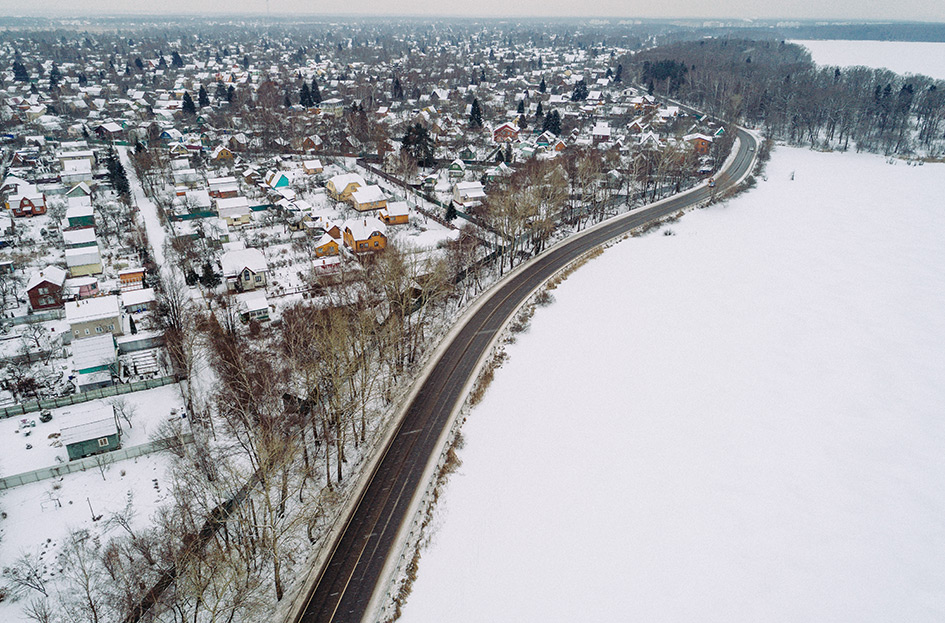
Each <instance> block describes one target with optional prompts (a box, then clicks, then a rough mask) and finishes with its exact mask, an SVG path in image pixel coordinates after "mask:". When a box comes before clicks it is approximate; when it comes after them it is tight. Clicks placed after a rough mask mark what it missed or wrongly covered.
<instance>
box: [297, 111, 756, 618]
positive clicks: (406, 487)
mask: <svg viewBox="0 0 945 623" xmlns="http://www.w3.org/2000/svg"><path fill="white" fill-rule="evenodd" d="M738 137H739V139H740V141H739V144H740V148H739V152H738V153H737V154H735V156H734V157H733V158H731V159H730V164H729V167H728V169H727V170H726V171H724V172H722V173H720V174H719V176H718V177H717V178H716V179H717V181H718V183H717V186H716V188H715V189H709V188H707V187H705V186H700V187H698V188H696V189H693V190H691V191H688V192H686V193H682V194H680V195H677V196H675V197H673V198H672V199H670V200H667V201H666V202H664V203H661V204H659V205H655V206H653V207H652V208H647V209H643V210H639V211H637V212H636V213H634V214H628V215H625V216H624V217H618V218H615V219H613V220H612V221H610V222H607V223H606V224H604V225H602V226H599V227H598V228H597V229H594V230H592V231H589V232H588V233H587V234H586V235H584V236H581V237H577V238H575V239H573V240H570V241H567V242H564V243H561V244H559V245H557V246H555V247H553V248H551V249H549V250H547V251H546V252H545V253H544V254H543V255H541V256H539V257H538V258H535V259H533V260H531V264H530V265H529V266H527V267H526V268H525V269H524V270H522V271H521V272H519V273H518V274H517V275H515V276H514V277H513V278H511V279H510V280H509V281H508V282H507V283H505V284H504V285H503V286H502V287H501V288H499V289H497V290H496V291H495V292H494V293H493V294H492V295H491V296H490V298H489V299H488V300H487V301H486V302H485V303H484V304H483V305H482V307H481V308H480V309H479V310H478V311H477V312H476V313H475V314H474V315H473V316H472V317H471V318H470V319H469V320H468V322H467V323H466V325H465V326H463V327H462V329H461V330H460V331H459V332H458V333H456V334H455V336H454V338H453V340H452V342H451V343H450V344H449V345H448V346H447V347H446V349H445V350H444V351H443V353H442V355H441V357H440V359H439V361H438V362H437V363H436V365H435V366H434V367H433V369H432V371H431V373H430V376H429V377H428V378H427V379H426V381H425V382H424V383H423V385H422V387H421V388H420V390H419V392H418V393H417V395H416V397H415V399H414V400H413V402H412V403H411V404H410V405H409V406H408V407H407V410H406V413H405V415H404V417H403V419H402V420H401V423H400V426H399V429H398V430H397V432H396V433H395V434H394V436H393V437H392V440H391V443H390V445H389V446H388V447H387V449H386V452H385V454H384V456H383V458H382V459H381V461H380V462H379V463H378V465H377V469H376V471H375V473H374V475H373V477H372V478H371V479H370V481H369V482H368V483H367V486H366V487H365V489H364V490H363V492H362V495H361V498H360V500H359V502H358V504H357V506H356V507H355V510H354V512H353V514H352V515H351V516H350V517H349V518H348V520H347V524H346V526H345V528H344V530H343V531H342V532H341V534H340V535H339V536H338V538H337V539H336V540H335V542H334V543H333V544H332V545H331V546H332V548H333V549H332V552H331V555H330V557H329V558H328V560H327V561H326V564H325V565H324V566H323V568H322V569H321V572H320V574H319V576H318V577H317V580H316V582H315V583H314V585H313V586H311V587H310V588H309V592H308V596H307V604H306V607H305V610H304V612H303V613H302V614H301V616H300V617H299V618H298V619H297V621H299V622H301V623H329V622H338V623H341V622H345V623H357V622H360V621H362V619H363V618H364V617H365V616H367V615H368V614H369V613H368V612H367V611H366V610H367V608H368V604H369V602H370V601H371V597H372V594H373V592H374V591H375V589H376V588H378V589H382V588H384V587H378V586H377V584H378V582H379V581H382V580H385V579H386V578H382V577H381V575H382V572H383V569H384V566H385V562H386V561H387V558H388V556H390V555H391V554H392V552H394V551H396V552H399V547H400V544H398V543H397V542H396V541H397V534H398V531H399V530H400V527H401V525H403V523H404V522H405V521H409V520H410V519H411V518H410V517H408V516H407V514H408V509H409V507H410V505H411V500H412V498H413V496H414V494H415V493H416V492H417V490H418V489H420V488H421V487H425V486H426V482H423V481H422V480H423V473H424V469H425V468H426V466H427V463H428V462H429V461H430V460H431V457H432V455H433V453H434V452H436V451H437V450H438V449H437V442H438V440H439V438H440V435H441V434H442V432H443V430H444V427H445V426H447V425H448V423H449V420H450V416H451V414H452V412H453V410H454V408H455V407H456V406H457V403H458V402H459V401H460V400H461V399H463V396H462V393H463V388H464V386H465V385H466V382H467V380H468V379H469V377H470V375H471V374H472V372H473V370H474V369H475V367H476V364H477V362H478V361H479V358H480V356H481V355H482V354H483V353H484V352H485V351H486V349H488V348H489V345H490V343H491V341H492V338H493V337H494V336H495V334H496V332H497V331H499V330H501V329H502V327H503V326H504V325H505V322H506V320H507V319H508V318H509V316H510V315H511V314H512V313H513V312H514V311H515V309H516V308H517V307H518V305H519V304H520V303H521V302H522V301H523V300H524V299H525V297H527V296H528V295H529V294H530V293H531V292H532V290H533V289H535V288H536V287H537V286H538V285H540V284H541V283H542V282H544V281H545V279H547V278H548V277H550V276H551V275H553V274H554V273H555V272H557V271H558V270H559V269H561V268H563V267H564V266H566V265H567V264H568V263H570V262H571V261H572V260H574V259H576V258H577V257H579V256H580V255H582V254H583V253H585V252H586V251H588V250H590V249H592V248H594V247H596V246H598V245H600V244H603V243H605V242H607V241H609V240H611V239H613V238H617V237H619V236H621V235H623V234H625V233H627V232H628V231H630V230H631V229H634V228H635V227H639V226H640V225H644V224H646V223H648V222H650V221H654V220H657V219H659V218H662V217H663V216H666V215H668V214H672V213H674V212H677V211H679V210H681V209H683V208H687V207H690V206H693V205H696V204H698V203H701V202H703V201H705V200H707V199H708V198H709V196H710V193H711V192H713V190H714V191H716V192H719V191H724V190H726V189H727V188H728V187H729V186H730V185H731V180H738V179H740V178H741V176H742V174H743V173H745V172H746V171H747V170H748V168H749V167H750V166H751V165H752V163H753V161H754V156H755V150H756V148H757V144H756V140H755V139H754V137H752V136H751V135H750V134H748V133H747V132H745V131H744V130H738Z"/></svg>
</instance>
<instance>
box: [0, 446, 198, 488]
mask: <svg viewBox="0 0 945 623" xmlns="http://www.w3.org/2000/svg"><path fill="white" fill-rule="evenodd" d="M193 440H194V436H193V434H191V433H185V434H183V435H181V436H180V437H179V438H170V439H159V440H157V441H152V442H150V443H145V444H141V445H140V446H131V447H130V448H120V449H118V450H114V451H112V452H106V453H104V454H98V455H96V456H89V457H86V458H84V459H78V460H76V461H69V462H68V463H63V464H62V465H57V466H55V467H44V468H42V469H34V470H33V471H31V472H23V473H22V474H13V475H11V476H6V477H3V478H0V491H2V490H4V489H11V488H13V487H19V486H20V485H26V484H29V483H31V482H39V481H40V480H46V479H47V478H59V477H60V476H65V475H66V474H74V473H75V472H84V471H86V470H89V469H99V468H101V469H105V468H106V466H108V465H111V464H112V463H115V462H117V461H124V460H125V459H133V458H135V457H138V456H143V455H145V454H153V453H155V452H160V451H161V450H166V449H167V448H171V447H174V446H177V445H182V444H186V443H191V442H192V441H193Z"/></svg>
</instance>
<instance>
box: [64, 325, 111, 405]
mask: <svg viewBox="0 0 945 623" xmlns="http://www.w3.org/2000/svg"><path fill="white" fill-rule="evenodd" d="M72 370H73V372H74V373H75V377H76V385H78V388H79V391H80V392H86V391H89V390H92V389H99V388H102V387H108V386H110V385H112V384H113V378H114V377H115V376H117V375H118V347H117V346H116V344H115V336H114V335H112V334H110V333H109V334H107V335H96V336H94V337H88V338H85V339H81V340H75V341H74V342H72Z"/></svg>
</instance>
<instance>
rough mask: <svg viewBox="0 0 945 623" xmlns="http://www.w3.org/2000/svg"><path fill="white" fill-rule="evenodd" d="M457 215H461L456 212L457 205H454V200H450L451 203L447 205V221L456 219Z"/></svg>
mask: <svg viewBox="0 0 945 623" xmlns="http://www.w3.org/2000/svg"><path fill="white" fill-rule="evenodd" d="M457 216H459V215H458V214H457V213H456V206H454V205H453V202H452V201H450V204H449V205H448V206H446V220H447V221H452V220H453V219H455V218H456V217H457Z"/></svg>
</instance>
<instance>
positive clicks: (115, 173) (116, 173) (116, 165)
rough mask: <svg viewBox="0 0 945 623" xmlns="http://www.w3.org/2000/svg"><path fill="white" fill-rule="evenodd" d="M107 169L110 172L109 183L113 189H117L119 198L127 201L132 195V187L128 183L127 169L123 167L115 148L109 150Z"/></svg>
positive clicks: (106, 161) (106, 160)
mask: <svg viewBox="0 0 945 623" xmlns="http://www.w3.org/2000/svg"><path fill="white" fill-rule="evenodd" d="M105 168H106V170H107V171H108V181H109V182H110V183H111V185H112V188H114V189H115V192H116V193H118V196H119V197H122V198H125V199H127V198H128V197H129V196H130V193H131V185H130V184H129V183H128V176H127V175H126V174H125V167H123V166H122V164H121V160H119V159H118V154H116V153H115V150H114V148H112V149H109V150H108V156H106V158H105Z"/></svg>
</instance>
